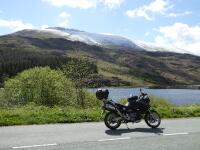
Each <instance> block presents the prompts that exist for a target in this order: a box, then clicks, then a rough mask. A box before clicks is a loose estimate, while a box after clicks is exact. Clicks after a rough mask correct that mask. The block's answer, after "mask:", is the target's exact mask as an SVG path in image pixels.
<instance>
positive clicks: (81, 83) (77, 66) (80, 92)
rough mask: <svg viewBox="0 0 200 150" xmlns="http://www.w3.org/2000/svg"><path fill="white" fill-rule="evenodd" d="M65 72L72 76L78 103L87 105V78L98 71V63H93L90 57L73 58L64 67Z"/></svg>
mask: <svg viewBox="0 0 200 150" xmlns="http://www.w3.org/2000/svg"><path fill="white" fill-rule="evenodd" d="M62 70H63V72H64V74H65V75H66V76H67V77H68V78H70V79H71V80H72V81H73V82H74V84H75V88H76V95H77V103H78V104H79V105H81V106H82V107H85V105H86V102H85V99H86V94H85V92H84V87H86V84H85V81H86V78H87V77H88V76H89V75H91V74H92V73H96V72H97V68H96V65H95V64H93V63H91V62H90V61H89V60H88V59H84V58H79V59H72V60H71V61H70V62H69V63H67V64H66V65H64V66H63V67H62Z"/></svg>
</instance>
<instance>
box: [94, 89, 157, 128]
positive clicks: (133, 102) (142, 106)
mask: <svg viewBox="0 0 200 150" xmlns="http://www.w3.org/2000/svg"><path fill="white" fill-rule="evenodd" d="M140 93H141V94H140V96H131V97H129V98H128V99H127V100H128V103H127V105H122V104H119V103H116V102H114V101H113V100H108V95H109V91H108V90H107V89H98V90H97V91H96V97H97V99H98V100H102V101H103V107H102V108H103V110H104V112H105V111H106V112H107V113H106V115H105V118H104V122H105V125H106V126H107V127H108V128H110V129H112V130H115V129H117V128H118V127H119V126H120V125H121V123H128V122H132V123H138V122H140V121H141V120H142V118H144V120H145V122H146V124H147V125H148V126H149V127H151V128H157V127H158V126H159V125H160V123H161V118H160V115H159V114H158V113H157V112H156V111H155V110H152V109H151V106H150V99H149V97H148V94H147V93H143V92H142V90H141V89H140Z"/></svg>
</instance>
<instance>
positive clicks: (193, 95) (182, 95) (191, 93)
mask: <svg viewBox="0 0 200 150" xmlns="http://www.w3.org/2000/svg"><path fill="white" fill-rule="evenodd" d="M90 90H91V91H92V92H96V89H90ZM108 90H109V92H110V94H109V96H110V98H112V99H113V100H119V99H121V98H127V97H129V96H130V94H133V95H139V94H140V91H139V88H108ZM142 90H143V92H144V93H148V94H149V95H155V96H159V97H163V98H165V99H167V100H168V101H170V102H172V103H174V104H178V105H184V104H200V90H194V89H145V88H143V89H142Z"/></svg>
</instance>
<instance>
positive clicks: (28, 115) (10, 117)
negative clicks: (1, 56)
mask: <svg viewBox="0 0 200 150" xmlns="http://www.w3.org/2000/svg"><path fill="white" fill-rule="evenodd" d="M120 103H126V100H125V99H123V100H120ZM151 105H152V107H153V109H155V110H157V111H158V112H159V114H160V115H161V117H162V118H186V117H200V105H190V106H176V105H174V104H171V103H169V102H168V101H166V100H165V99H163V98H159V97H154V96H151ZM101 112H102V111H101V109H100V107H94V108H87V109H82V108H75V107H66V108H61V107H53V108H50V107H46V106H36V105H34V104H30V105H27V106H21V107H13V108H11V107H10V108H0V126H10V125H30V124H49V123H78V122H96V121H102V120H103V115H102V114H101Z"/></svg>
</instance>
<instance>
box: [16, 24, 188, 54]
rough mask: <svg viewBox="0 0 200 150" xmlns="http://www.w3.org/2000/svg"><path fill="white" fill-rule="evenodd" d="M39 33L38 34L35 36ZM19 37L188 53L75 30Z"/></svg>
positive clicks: (53, 29) (54, 29)
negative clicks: (61, 39)
mask: <svg viewBox="0 0 200 150" xmlns="http://www.w3.org/2000/svg"><path fill="white" fill-rule="evenodd" d="M37 33H39V34H37ZM40 33H42V35H41V34H40ZM16 34H17V35H21V36H30V35H31V36H35V37H38V36H39V37H41V36H42V38H45V37H48V38H65V39H68V40H71V41H80V42H84V43H86V44H89V45H97V46H102V47H106V48H116V49H134V50H145V51H161V52H176V53H188V54H191V53H190V52H188V51H186V50H184V49H180V48H175V47H172V46H159V45H156V44H154V43H147V42H143V41H136V40H131V39H129V38H126V37H122V36H118V35H111V34H96V33H90V32H85V31H80V30H76V29H67V28H61V27H50V28H46V29H41V30H30V29H29V30H23V31H19V32H16V33H15V35H16Z"/></svg>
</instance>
